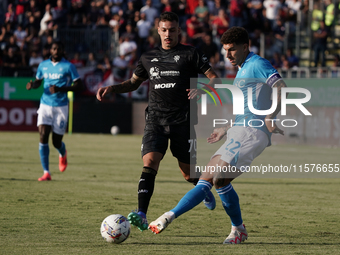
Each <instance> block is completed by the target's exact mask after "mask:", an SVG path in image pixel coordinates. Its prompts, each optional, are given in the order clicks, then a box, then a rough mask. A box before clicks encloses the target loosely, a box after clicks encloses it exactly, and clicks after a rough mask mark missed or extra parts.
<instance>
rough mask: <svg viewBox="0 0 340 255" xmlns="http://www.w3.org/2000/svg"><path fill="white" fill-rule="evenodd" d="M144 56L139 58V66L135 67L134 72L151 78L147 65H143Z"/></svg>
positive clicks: (139, 75)
mask: <svg viewBox="0 0 340 255" xmlns="http://www.w3.org/2000/svg"><path fill="white" fill-rule="evenodd" d="M142 57H143V56H141V58H140V59H139V61H138V64H137V67H136V69H135V72H134V74H135V75H136V76H138V77H140V78H146V79H147V78H149V77H148V72H147V71H146V69H145V67H144V66H143V61H142Z"/></svg>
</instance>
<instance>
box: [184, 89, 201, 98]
mask: <svg viewBox="0 0 340 255" xmlns="http://www.w3.org/2000/svg"><path fill="white" fill-rule="evenodd" d="M187 91H189V93H188V98H189V99H194V98H195V97H197V100H199V99H200V98H201V95H202V90H198V89H187Z"/></svg>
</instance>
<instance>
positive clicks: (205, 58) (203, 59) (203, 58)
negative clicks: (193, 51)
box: [202, 55, 208, 63]
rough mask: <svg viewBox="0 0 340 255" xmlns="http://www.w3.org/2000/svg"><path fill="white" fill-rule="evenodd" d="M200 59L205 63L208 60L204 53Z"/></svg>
mask: <svg viewBox="0 0 340 255" xmlns="http://www.w3.org/2000/svg"><path fill="white" fill-rule="evenodd" d="M202 61H203V62H204V63H205V62H208V58H207V57H206V56H205V55H203V56H202Z"/></svg>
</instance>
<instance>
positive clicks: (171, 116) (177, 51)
mask: <svg viewBox="0 0 340 255" xmlns="http://www.w3.org/2000/svg"><path fill="white" fill-rule="evenodd" d="M158 34H159V35H160V38H161V46H159V47H157V48H154V49H152V50H150V51H149V52H147V53H144V54H143V55H142V56H141V57H140V59H139V62H138V65H137V68H136V70H135V71H134V73H133V75H132V77H131V79H130V80H127V81H124V82H122V83H120V84H117V85H112V86H109V87H103V88H100V89H99V90H98V91H97V99H98V100H99V101H101V100H102V98H103V97H104V96H105V95H106V94H110V93H125V92H130V91H133V90H136V89H137V88H138V87H139V86H140V84H141V83H142V82H143V81H145V80H147V79H149V80H150V93H149V103H148V107H147V109H146V116H145V118H146V119H145V120H146V124H145V129H144V136H143V141H142V158H143V163H144V167H143V171H142V175H141V177H140V180H139V186H138V210H137V211H136V212H131V213H130V214H129V215H128V219H129V221H130V223H131V224H132V225H134V226H137V227H138V228H139V229H140V230H141V231H143V230H146V229H147V228H148V222H147V219H146V213H147V209H148V206H149V202H150V199H151V196H152V193H153V190H154V185H155V177H156V174H157V171H158V168H159V164H160V161H161V160H162V158H163V156H164V155H165V152H166V150H167V148H168V141H169V140H170V150H171V152H172V155H173V156H174V157H176V158H177V160H178V164H179V168H180V170H181V172H182V174H183V177H184V178H185V179H186V180H187V181H188V182H191V183H193V184H194V185H196V184H197V182H198V179H199V178H190V164H195V163H196V161H195V162H192V160H191V157H192V156H193V157H194V159H195V160H196V158H195V156H194V153H193V151H192V150H190V148H191V146H192V144H190V143H193V142H194V141H195V139H196V137H190V131H191V134H195V132H194V130H193V127H190V99H193V98H194V97H196V94H195V93H194V92H193V90H190V78H197V77H198V74H199V73H201V74H204V75H205V76H206V77H208V78H209V80H210V82H209V84H212V83H213V80H214V79H219V78H218V77H217V75H216V73H215V72H214V70H213V69H212V68H211V66H210V65H209V62H208V59H207V58H206V57H205V56H204V55H203V54H201V53H200V52H198V51H197V49H196V48H195V47H192V46H186V45H182V44H180V43H179V42H178V36H179V34H180V28H179V26H178V16H177V15H176V14H175V13H172V12H164V13H162V14H161V15H160V21H159V25H158ZM214 82H215V83H216V80H215V81H214ZM191 128H192V129H191ZM190 151H191V152H190ZM204 203H205V205H206V207H207V208H209V209H210V210H213V209H214V208H215V206H216V202H215V198H214V196H213V194H212V193H211V192H209V193H207V196H206V198H205V199H204Z"/></svg>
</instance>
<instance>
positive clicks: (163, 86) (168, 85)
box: [155, 83, 176, 89]
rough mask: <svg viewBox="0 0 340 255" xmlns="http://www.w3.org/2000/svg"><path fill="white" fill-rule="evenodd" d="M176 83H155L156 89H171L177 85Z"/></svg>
mask: <svg viewBox="0 0 340 255" xmlns="http://www.w3.org/2000/svg"><path fill="white" fill-rule="evenodd" d="M175 85H176V83H161V84H155V89H169V88H173V87H175Z"/></svg>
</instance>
